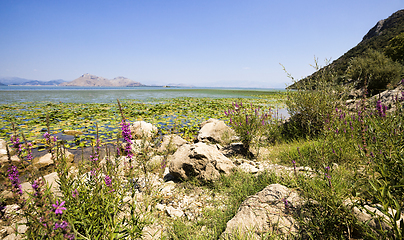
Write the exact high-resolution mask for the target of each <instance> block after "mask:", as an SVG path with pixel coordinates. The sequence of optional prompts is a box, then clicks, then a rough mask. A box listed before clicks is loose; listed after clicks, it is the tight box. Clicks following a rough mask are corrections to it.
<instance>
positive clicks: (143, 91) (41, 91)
mask: <svg viewBox="0 0 404 240" xmlns="http://www.w3.org/2000/svg"><path fill="white" fill-rule="evenodd" d="M279 91H285V90H283V89H224V88H163V87H137V88H129V87H127V88H108V87H94V88H88V87H48V86H0V104H7V103H18V102H37V101H38V102H44V101H47V102H68V103H111V102H116V99H121V100H122V99H136V100H139V101H142V102H150V101H151V102H152V101H157V100H161V99H167V98H178V97H196V98H200V97H210V98H250V97H254V96H258V95H266V94H273V93H274V92H279Z"/></svg>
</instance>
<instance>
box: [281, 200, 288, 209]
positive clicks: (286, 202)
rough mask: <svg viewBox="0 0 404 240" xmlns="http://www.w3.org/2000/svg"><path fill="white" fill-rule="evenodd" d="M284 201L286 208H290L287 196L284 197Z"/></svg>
mask: <svg viewBox="0 0 404 240" xmlns="http://www.w3.org/2000/svg"><path fill="white" fill-rule="evenodd" d="M282 202H283V203H284V204H285V209H286V210H288V209H289V202H288V200H287V199H286V198H282Z"/></svg>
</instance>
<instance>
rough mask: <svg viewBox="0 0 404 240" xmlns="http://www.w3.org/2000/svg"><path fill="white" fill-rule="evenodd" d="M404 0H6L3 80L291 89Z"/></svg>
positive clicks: (2, 5)
mask: <svg viewBox="0 0 404 240" xmlns="http://www.w3.org/2000/svg"><path fill="white" fill-rule="evenodd" d="M403 8H404V0H384V1H381V0H378V1H375V0H366V1H362V0H360V1H359V0H358V1H356V0H340V1H329V0H318V1H317V0H313V1H301V0H283V1H269V0H266V1H260V0H249V1H247V0H243V1H239V0H216V1H210V0H203V1H202V0H200V1H197V0H187V1H185V0H184V1H179V0H172V1H171V0H160V1H157V0H147V1H146V0H132V1H124V0H114V1H113V0H97V1H93V0H79V1H76V0H69V1H64V0H51V1H42V0H37V1H32V0H18V1H15V0H0V77H21V78H28V79H36V80H53V79H64V80H69V81H70V80H74V79H76V78H78V77H80V76H81V75H82V74H84V73H90V74H94V75H97V76H101V77H105V78H109V79H112V78H114V77H117V76H124V77H127V78H130V79H132V80H135V81H139V82H141V83H143V84H157V85H164V84H172V83H175V84H187V85H194V86H204V87H262V88H284V87H285V86H286V85H287V84H290V83H291V80H290V79H289V78H287V76H286V74H285V73H284V71H283V70H282V67H281V66H280V63H281V64H282V65H284V66H285V67H286V69H287V70H288V72H289V73H290V74H292V75H293V76H294V77H295V78H297V79H299V78H302V77H305V76H307V75H310V74H311V73H313V71H314V69H313V68H312V67H311V66H310V64H313V63H314V57H316V58H318V59H319V61H320V63H324V59H329V58H331V59H332V60H335V59H337V58H338V57H340V56H341V55H342V54H344V53H345V52H346V51H348V50H349V49H350V48H352V47H354V46H355V45H356V44H358V43H359V42H360V41H361V40H362V37H363V36H364V35H365V34H366V33H367V32H368V30H369V29H370V28H372V27H373V26H374V25H375V24H376V23H377V21H379V20H381V19H385V18H387V17H389V16H390V15H391V14H393V13H394V12H396V11H397V10H400V9H403Z"/></svg>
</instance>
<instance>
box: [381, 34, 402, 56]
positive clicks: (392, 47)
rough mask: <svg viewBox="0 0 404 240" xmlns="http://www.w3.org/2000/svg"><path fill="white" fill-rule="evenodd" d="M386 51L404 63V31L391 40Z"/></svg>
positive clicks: (388, 54)
mask: <svg viewBox="0 0 404 240" xmlns="http://www.w3.org/2000/svg"><path fill="white" fill-rule="evenodd" d="M384 53H385V54H386V55H387V56H389V57H390V58H391V59H393V60H394V61H397V62H400V63H402V64H404V32H403V33H401V34H399V35H397V36H396V37H394V38H393V39H391V40H390V41H389V45H387V47H386V49H385V51H384Z"/></svg>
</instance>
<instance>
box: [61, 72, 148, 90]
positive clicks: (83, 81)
mask: <svg viewBox="0 0 404 240" xmlns="http://www.w3.org/2000/svg"><path fill="white" fill-rule="evenodd" d="M59 86H80V87H140V86H144V85H143V84H141V83H140V82H136V81H133V80H130V79H128V78H125V77H116V78H114V79H111V80H110V79H106V78H103V77H98V76H95V75H91V74H88V73H86V74H83V75H81V77H79V78H77V79H75V80H73V81H71V82H64V83H61V84H59Z"/></svg>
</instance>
